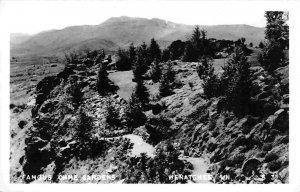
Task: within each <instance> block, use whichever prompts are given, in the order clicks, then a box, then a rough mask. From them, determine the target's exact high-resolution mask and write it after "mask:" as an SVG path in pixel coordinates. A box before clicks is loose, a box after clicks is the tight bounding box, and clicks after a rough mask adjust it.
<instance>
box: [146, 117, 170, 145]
mask: <svg viewBox="0 0 300 192" xmlns="http://www.w3.org/2000/svg"><path fill="white" fill-rule="evenodd" d="M171 125H172V121H171V120H169V119H168V118H167V117H165V116H163V115H159V116H158V117H152V118H150V119H148V121H147V123H146V125H145V126H146V129H147V132H148V133H149V134H150V140H151V141H152V142H153V143H154V144H157V143H159V142H160V141H162V140H165V139H167V138H168V137H170V134H171V129H170V126H171Z"/></svg>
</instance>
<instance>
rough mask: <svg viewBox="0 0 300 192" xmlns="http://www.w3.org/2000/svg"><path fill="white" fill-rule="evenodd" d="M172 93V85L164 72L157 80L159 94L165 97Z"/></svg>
mask: <svg viewBox="0 0 300 192" xmlns="http://www.w3.org/2000/svg"><path fill="white" fill-rule="evenodd" d="M171 94H172V87H171V85H170V81H169V79H168V76H167V73H164V74H163V75H162V77H161V79H160V81H159V95H160V96H161V97H166V96H169V95H171Z"/></svg>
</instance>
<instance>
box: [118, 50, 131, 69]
mask: <svg viewBox="0 0 300 192" xmlns="http://www.w3.org/2000/svg"><path fill="white" fill-rule="evenodd" d="M117 56H118V58H117V61H116V67H117V69H118V70H120V71H126V70H130V69H131V61H130V58H129V56H128V55H127V53H126V51H125V50H122V49H119V50H118V53H117Z"/></svg>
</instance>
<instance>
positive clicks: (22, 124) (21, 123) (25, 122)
mask: <svg viewBox="0 0 300 192" xmlns="http://www.w3.org/2000/svg"><path fill="white" fill-rule="evenodd" d="M26 125H27V121H25V120H21V121H20V122H19V123H18V126H19V127H20V128H21V129H23V128H24V127H25V126H26Z"/></svg>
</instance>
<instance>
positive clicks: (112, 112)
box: [105, 100, 121, 130]
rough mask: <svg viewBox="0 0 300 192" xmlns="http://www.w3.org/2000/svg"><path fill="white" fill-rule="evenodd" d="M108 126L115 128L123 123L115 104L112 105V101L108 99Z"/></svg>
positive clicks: (106, 117)
mask: <svg viewBox="0 0 300 192" xmlns="http://www.w3.org/2000/svg"><path fill="white" fill-rule="evenodd" d="M105 119H106V128H107V129H110V130H114V129H116V128H118V127H120V125H121V121H120V116H119V113H118V111H117V110H116V108H115V106H114V105H112V101H111V100H108V101H107V105H106V116H105Z"/></svg>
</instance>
